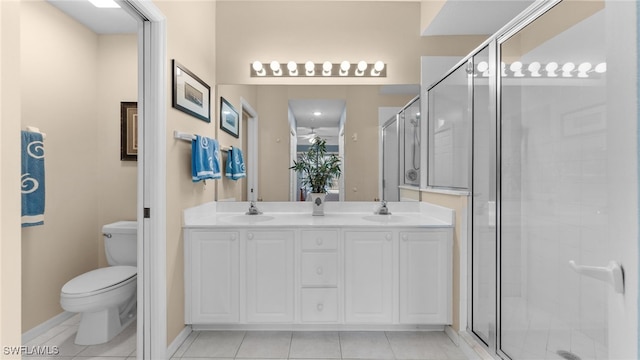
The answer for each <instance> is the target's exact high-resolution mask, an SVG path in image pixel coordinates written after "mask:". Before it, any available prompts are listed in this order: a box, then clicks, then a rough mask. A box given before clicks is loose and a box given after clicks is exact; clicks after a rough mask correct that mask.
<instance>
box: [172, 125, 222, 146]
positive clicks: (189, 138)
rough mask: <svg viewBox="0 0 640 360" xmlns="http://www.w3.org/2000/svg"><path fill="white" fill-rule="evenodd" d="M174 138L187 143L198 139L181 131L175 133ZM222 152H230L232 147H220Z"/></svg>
mask: <svg viewBox="0 0 640 360" xmlns="http://www.w3.org/2000/svg"><path fill="white" fill-rule="evenodd" d="M173 137H174V139H178V140H185V141H193V140H195V139H196V136H195V135H193V134H189V133H184V132H180V131H177V130H174V131H173ZM220 150H222V151H229V150H231V147H229V146H222V145H220Z"/></svg>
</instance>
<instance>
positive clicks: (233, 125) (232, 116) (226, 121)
mask: <svg viewBox="0 0 640 360" xmlns="http://www.w3.org/2000/svg"><path fill="white" fill-rule="evenodd" d="M220 129H222V130H224V131H226V132H228V133H229V134H231V135H233V136H235V137H238V136H239V135H240V116H239V115H238V111H237V110H236V109H235V108H234V107H233V105H231V104H230V103H229V102H228V101H227V100H225V99H224V98H223V97H220Z"/></svg>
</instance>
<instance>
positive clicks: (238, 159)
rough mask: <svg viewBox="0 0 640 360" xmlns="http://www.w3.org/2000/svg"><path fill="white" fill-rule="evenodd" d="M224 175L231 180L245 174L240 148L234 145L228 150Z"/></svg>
mask: <svg viewBox="0 0 640 360" xmlns="http://www.w3.org/2000/svg"><path fill="white" fill-rule="evenodd" d="M226 176H227V177H228V178H229V179H232V180H238V179H240V178H243V177H246V176H247V173H246V171H245V166H244V158H243V156H242V150H240V149H238V148H235V147H231V149H230V150H229V154H228V156H227V167H226Z"/></svg>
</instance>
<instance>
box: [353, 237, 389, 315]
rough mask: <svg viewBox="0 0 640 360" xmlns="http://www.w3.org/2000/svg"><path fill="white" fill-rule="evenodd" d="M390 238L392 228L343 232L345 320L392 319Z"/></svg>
mask: <svg viewBox="0 0 640 360" xmlns="http://www.w3.org/2000/svg"><path fill="white" fill-rule="evenodd" d="M393 240H394V232H392V231H356V230H353V231H352V230H349V231H345V233H344V242H345V312H346V313H345V320H346V322H347V323H365V324H371V323H391V322H392V320H393V278H394V276H393V273H394V261H393V258H394V256H393V248H394V246H393V243H394V241H393Z"/></svg>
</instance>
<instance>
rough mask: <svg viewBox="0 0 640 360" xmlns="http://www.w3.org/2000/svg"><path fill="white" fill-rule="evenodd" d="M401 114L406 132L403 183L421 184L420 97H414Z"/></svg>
mask: <svg viewBox="0 0 640 360" xmlns="http://www.w3.org/2000/svg"><path fill="white" fill-rule="evenodd" d="M401 115H402V130H403V131H402V132H403V134H404V135H403V137H402V138H403V146H402V148H403V150H404V156H403V158H404V161H403V171H402V174H404V176H403V177H402V178H403V184H404V185H409V186H420V98H416V99H414V100H413V101H412V102H411V103H410V104H409V105H408V106H407V107H406V108H405V109H404V110H403V111H402V112H401Z"/></svg>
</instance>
